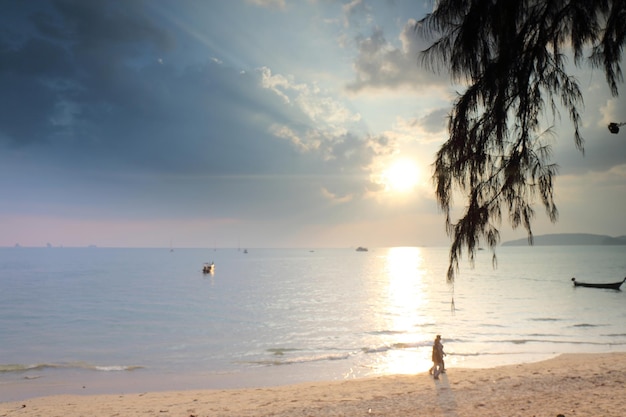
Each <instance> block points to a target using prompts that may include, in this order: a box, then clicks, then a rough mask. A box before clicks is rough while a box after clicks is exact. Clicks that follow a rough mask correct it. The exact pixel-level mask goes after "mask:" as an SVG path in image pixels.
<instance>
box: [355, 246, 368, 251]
mask: <svg viewBox="0 0 626 417" xmlns="http://www.w3.org/2000/svg"><path fill="white" fill-rule="evenodd" d="M356 251H357V252H367V248H366V247H363V246H359V247H358V248H356Z"/></svg>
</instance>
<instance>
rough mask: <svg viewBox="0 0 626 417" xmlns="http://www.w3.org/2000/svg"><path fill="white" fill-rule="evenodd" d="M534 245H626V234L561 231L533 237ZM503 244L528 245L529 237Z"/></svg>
mask: <svg viewBox="0 0 626 417" xmlns="http://www.w3.org/2000/svg"><path fill="white" fill-rule="evenodd" d="M533 245H534V246H592V245H626V236H617V237H611V236H607V235H593V234H589V233H559V234H552V235H540V236H534V237H533ZM502 246H528V239H527V238H524V239H516V240H510V241H507V242H504V243H503V244H502Z"/></svg>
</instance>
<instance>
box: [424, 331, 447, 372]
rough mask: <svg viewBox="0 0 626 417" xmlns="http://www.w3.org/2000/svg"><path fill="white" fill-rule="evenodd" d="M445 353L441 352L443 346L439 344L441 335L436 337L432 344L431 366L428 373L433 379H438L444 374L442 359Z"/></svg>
mask: <svg viewBox="0 0 626 417" xmlns="http://www.w3.org/2000/svg"><path fill="white" fill-rule="evenodd" d="M444 356H445V353H444V351H443V344H442V343H441V335H439V334H438V335H437V337H436V338H435V341H434V342H433V353H432V360H433V366H432V368H430V370H429V371H428V372H429V373H430V374H431V375H433V376H434V378H435V379H439V374H440V373H445V371H446V370H445V367H444V361H443V357H444Z"/></svg>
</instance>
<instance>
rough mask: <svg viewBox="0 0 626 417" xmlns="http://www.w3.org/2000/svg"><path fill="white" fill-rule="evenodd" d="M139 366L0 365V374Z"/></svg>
mask: <svg viewBox="0 0 626 417" xmlns="http://www.w3.org/2000/svg"><path fill="white" fill-rule="evenodd" d="M143 368H144V367H143V366H139V365H93V364H90V363H86V362H68V363H38V364H30V365H24V364H0V373H11V372H16V373H19V372H30V371H43V370H45V369H82V370H90V371H102V372H119V371H134V370H137V369H143Z"/></svg>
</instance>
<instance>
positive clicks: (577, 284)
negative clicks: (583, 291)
mask: <svg viewBox="0 0 626 417" xmlns="http://www.w3.org/2000/svg"><path fill="white" fill-rule="evenodd" d="M624 281H626V278H624V279H623V280H622V281H618V282H608V283H598V284H596V283H591V282H578V281H576V278H572V282H573V283H574V287H587V288H605V289H608V290H617V291H619V287H620V286H621V285H622V284H623V283H624Z"/></svg>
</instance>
